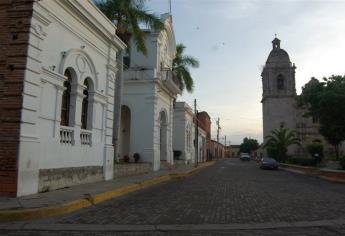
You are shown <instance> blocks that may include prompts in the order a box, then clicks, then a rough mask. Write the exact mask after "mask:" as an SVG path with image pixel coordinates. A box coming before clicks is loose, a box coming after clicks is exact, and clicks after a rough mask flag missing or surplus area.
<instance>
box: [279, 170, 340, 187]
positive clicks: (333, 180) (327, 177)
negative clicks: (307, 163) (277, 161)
mask: <svg viewBox="0 0 345 236" xmlns="http://www.w3.org/2000/svg"><path fill="white" fill-rule="evenodd" d="M280 169H282V170H285V171H289V172H292V173H296V174H301V175H306V176H312V177H317V178H319V179H322V180H326V181H329V182H333V183H340V184H345V179H341V178H335V177H329V176H324V175H322V174H312V173H306V172H305V171H303V170H296V169H294V168H293V167H292V168H291V167H288V166H283V167H280Z"/></svg>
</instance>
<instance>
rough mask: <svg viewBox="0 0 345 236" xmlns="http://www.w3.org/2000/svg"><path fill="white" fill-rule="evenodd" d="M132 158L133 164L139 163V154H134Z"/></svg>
mask: <svg viewBox="0 0 345 236" xmlns="http://www.w3.org/2000/svg"><path fill="white" fill-rule="evenodd" d="M133 158H134V162H135V163H138V162H139V159H140V154H139V153H137V152H136V153H134V155H133Z"/></svg>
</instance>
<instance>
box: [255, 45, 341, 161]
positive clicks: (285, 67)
mask: <svg viewBox="0 0 345 236" xmlns="http://www.w3.org/2000/svg"><path fill="white" fill-rule="evenodd" d="M272 46H273V48H272V50H271V52H270V54H269V56H268V59H267V61H266V64H265V66H264V69H263V71H262V73H261V76H262V88H263V93H262V101H261V102H262V112H263V137H264V142H265V141H266V137H267V136H268V135H269V134H270V133H271V131H272V130H274V129H276V128H279V127H285V128H288V129H290V130H294V131H296V133H297V137H298V138H299V139H300V141H301V144H302V145H301V146H297V145H293V146H290V147H289V150H288V154H290V155H308V151H307V148H306V147H307V145H309V144H311V143H313V142H319V143H322V144H323V145H324V147H325V148H324V149H325V152H326V153H332V152H333V147H332V146H331V145H329V144H328V142H327V141H326V140H325V138H324V137H323V136H322V135H321V134H320V133H319V124H318V122H317V120H315V119H313V118H312V117H304V114H305V112H306V110H304V109H303V108H300V107H298V106H297V102H296V98H297V94H296V85H295V70H296V66H295V65H294V64H292V63H291V61H290V58H289V55H288V53H287V52H286V51H285V50H283V49H281V47H280V40H279V39H277V38H275V39H274V40H273V41H272ZM312 82H313V79H312V80H311V81H310V82H309V83H312ZM341 152H343V150H342V149H341Z"/></svg>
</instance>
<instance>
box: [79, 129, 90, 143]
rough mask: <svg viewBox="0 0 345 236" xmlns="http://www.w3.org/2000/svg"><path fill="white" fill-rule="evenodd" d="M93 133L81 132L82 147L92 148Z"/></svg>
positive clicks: (83, 130) (88, 131)
mask: <svg viewBox="0 0 345 236" xmlns="http://www.w3.org/2000/svg"><path fill="white" fill-rule="evenodd" d="M91 141H92V132H91V131H90V130H85V129H82V130H80V143H81V145H86V146H91Z"/></svg>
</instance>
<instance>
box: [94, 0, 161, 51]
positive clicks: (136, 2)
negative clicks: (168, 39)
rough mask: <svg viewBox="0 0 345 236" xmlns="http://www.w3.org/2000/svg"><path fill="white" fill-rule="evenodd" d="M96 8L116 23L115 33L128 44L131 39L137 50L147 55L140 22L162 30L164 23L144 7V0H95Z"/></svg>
mask: <svg viewBox="0 0 345 236" xmlns="http://www.w3.org/2000/svg"><path fill="white" fill-rule="evenodd" d="M96 5H97V6H98V8H99V9H100V10H101V11H102V12H103V13H104V14H105V15H106V16H107V17H108V18H109V19H110V20H111V21H112V22H113V23H114V24H115V25H116V27H117V29H116V35H117V36H119V38H120V39H121V40H122V41H123V42H125V43H126V44H127V46H129V41H130V39H131V38H132V37H133V40H134V42H135V44H136V46H137V49H138V51H140V52H142V53H143V54H144V55H147V48H146V45H145V37H146V35H145V32H144V31H143V30H142V29H141V28H140V25H141V24H145V25H146V26H149V27H151V28H152V29H154V30H163V29H164V23H163V22H162V21H161V20H160V19H159V17H158V16H156V15H155V14H152V13H150V12H149V11H148V10H146V8H145V0H103V1H96Z"/></svg>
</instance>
